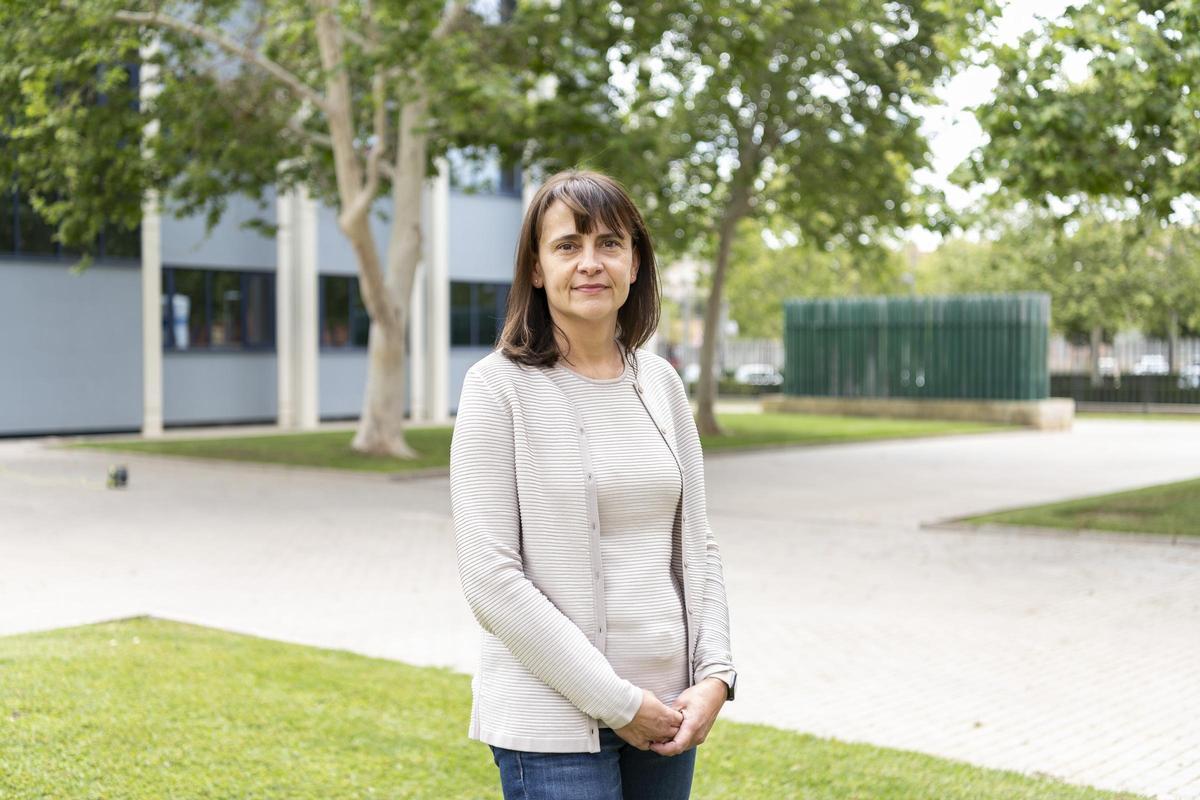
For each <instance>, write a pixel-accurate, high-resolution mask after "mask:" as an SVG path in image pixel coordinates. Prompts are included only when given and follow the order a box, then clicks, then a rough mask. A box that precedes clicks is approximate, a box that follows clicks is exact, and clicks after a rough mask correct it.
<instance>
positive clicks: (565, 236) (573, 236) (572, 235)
mask: <svg viewBox="0 0 1200 800" xmlns="http://www.w3.org/2000/svg"><path fill="white" fill-rule="evenodd" d="M582 235H583V234H580V233H566V234H563V235H562V236H559V237H558V238H556V239H551V240H550V244H558V243H559V242H564V241H567V240H568V239H579V238H581V237H582ZM595 235H596V237H597V238H602V237H605V236H611V237H613V238H614V239H620V238H622V237H621V236H620V234H617V233H613V232H612V231H603V232H598V233H596V234H595Z"/></svg>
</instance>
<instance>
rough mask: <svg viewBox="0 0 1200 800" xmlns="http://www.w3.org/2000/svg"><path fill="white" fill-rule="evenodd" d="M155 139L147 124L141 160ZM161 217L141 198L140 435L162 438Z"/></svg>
mask: <svg viewBox="0 0 1200 800" xmlns="http://www.w3.org/2000/svg"><path fill="white" fill-rule="evenodd" d="M158 50H159V41H158V39H157V37H156V38H154V39H151V40H150V42H149V43H148V44H146V45H145V46H143V47H142V49H141V60H142V67H141V74H140V81H139V83H140V85H139V88H138V94H139V96H140V99H141V101H142V103H143V107H145V104H146V103H147V101H150V100H152V99H153V98H154V97H156V96H157V95H158V93H159V91H161V88H162V87H161V84H159V81H158V67H157V65H155V64H151V63H149V62H150V59H151V58H153V57H154V56H155V55H157V53H158ZM157 135H158V120H157V119H151V120H150V121H149V122H147V123H146V127H145V129H144V138H143V142H142V145H143V157H149V153H148V152H147V148H146V142H147V141H148V140H150V139H152V138H154V137H155V136H157ZM161 221H162V216H161V209H160V207H159V197H158V192H156V191H154V190H150V191H148V192H146V194H145V196H143V198H142V235H141V238H142V242H141V245H142V435H143V436H151V437H156V436H161V435H162V431H163V378H162V361H163V344H162V320H163V305H162V302H163V300H162V222H161Z"/></svg>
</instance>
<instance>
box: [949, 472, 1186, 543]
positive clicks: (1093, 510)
mask: <svg viewBox="0 0 1200 800" xmlns="http://www.w3.org/2000/svg"><path fill="white" fill-rule="evenodd" d="M962 521H963V522H969V523H976V524H979V523H985V522H987V523H1000V524H1005V525H1029V526H1034V527H1039V528H1068V529H1071V530H1083V529H1090V530H1102V531H1124V532H1129V533H1163V534H1168V535H1171V536H1200V479H1198V480H1190V481H1182V482H1180V483H1166V484H1162V485H1161V486H1150V487H1148V488H1145V489H1133V490H1131V491H1126V492H1116V493H1114V494H1103V495H1097V496H1095V497H1084V498H1080V499H1077V500H1067V501H1064V502H1061V503H1049V504H1047V505H1041V506H1030V507H1028V508H1018V509H1012V510H1010V511H1001V512H998V513H995V514H983V515H981V516H977V517H970V518H968V519H964V520H962Z"/></svg>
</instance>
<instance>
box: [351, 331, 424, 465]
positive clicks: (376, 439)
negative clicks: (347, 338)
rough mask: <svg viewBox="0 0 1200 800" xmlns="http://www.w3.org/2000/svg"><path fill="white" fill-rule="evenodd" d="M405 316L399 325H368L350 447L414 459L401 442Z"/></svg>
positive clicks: (404, 384) (405, 443)
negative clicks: (358, 414)
mask: <svg viewBox="0 0 1200 800" xmlns="http://www.w3.org/2000/svg"><path fill="white" fill-rule="evenodd" d="M407 340H408V330H407V326H406V325H405V320H404V314H403V313H402V314H401V320H400V324H399V326H394V325H384V324H380V323H372V324H371V335H370V338H369V339H368V347H367V356H368V365H367V387H366V392H365V394H364V397H363V409H362V416H361V417H360V418H359V421H358V431H357V432H356V433H355V434H354V441H353V443H352V444H351V446H352V447H353V448H354V449H355V450H357V451H359V452H362V453H370V454H372V455H381V456H396V457H399V458H416V456H417V453H416V451H414V450H413V449H412V448H411V447H409V446H408V443H407V442H406V441H405V440H404V394H405V388H406V386H407V381H406V379H405V375H404V364H405V360H406V354H405V345H406V343H407Z"/></svg>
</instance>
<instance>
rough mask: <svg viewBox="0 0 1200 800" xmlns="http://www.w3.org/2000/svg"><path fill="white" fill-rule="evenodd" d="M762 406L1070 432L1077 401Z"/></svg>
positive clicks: (792, 401)
mask: <svg viewBox="0 0 1200 800" xmlns="http://www.w3.org/2000/svg"><path fill="white" fill-rule="evenodd" d="M762 407H763V411H765V412H771V411H782V412H791V413H798V414H845V415H848V416H855V417H900V418H904V419H949V420H960V421H966V422H995V423H1002V424H1009V425H1027V426H1029V427H1031V428H1037V429H1038V430H1044V431H1069V430H1070V429H1071V423H1072V422H1073V421H1074V419H1075V401H1074V400H1072V399H1070V398H1064V397H1050V398H1047V399H1045V400H956V399H944V398H922V399H916V398H908V397H815V396H791V395H776V396H774V397H764V398H763V401H762Z"/></svg>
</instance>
